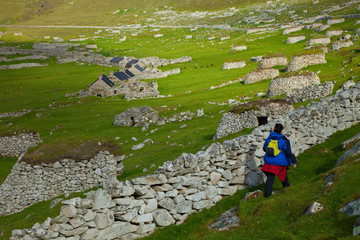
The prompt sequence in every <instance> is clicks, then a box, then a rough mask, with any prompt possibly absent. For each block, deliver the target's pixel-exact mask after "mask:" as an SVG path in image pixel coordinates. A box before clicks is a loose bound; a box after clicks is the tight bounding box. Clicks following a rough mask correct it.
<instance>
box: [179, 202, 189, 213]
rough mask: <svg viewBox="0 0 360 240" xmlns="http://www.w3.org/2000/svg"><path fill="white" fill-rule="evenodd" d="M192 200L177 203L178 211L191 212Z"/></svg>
mask: <svg viewBox="0 0 360 240" xmlns="http://www.w3.org/2000/svg"><path fill="white" fill-rule="evenodd" d="M192 204H193V203H192V202H191V201H184V202H181V203H179V204H177V205H176V211H177V212H178V213H191V212H192Z"/></svg>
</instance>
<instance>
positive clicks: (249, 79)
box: [244, 68, 280, 84]
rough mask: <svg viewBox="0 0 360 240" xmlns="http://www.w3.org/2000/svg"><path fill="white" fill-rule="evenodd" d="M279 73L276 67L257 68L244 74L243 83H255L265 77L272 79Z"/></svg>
mask: <svg viewBox="0 0 360 240" xmlns="http://www.w3.org/2000/svg"><path fill="white" fill-rule="evenodd" d="M279 74H280V73H279V70H277V69H272V68H269V69H258V70H255V71H252V72H250V73H248V74H247V75H246V76H245V80H244V84H251V83H256V82H260V81H262V80H265V79H273V78H276V77H277V76H279Z"/></svg>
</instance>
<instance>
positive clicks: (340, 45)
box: [330, 41, 354, 51]
mask: <svg viewBox="0 0 360 240" xmlns="http://www.w3.org/2000/svg"><path fill="white" fill-rule="evenodd" d="M352 45H354V43H353V42H352V41H341V42H340V41H339V42H334V43H333V44H332V46H331V49H330V51H335V50H340V49H341V48H343V47H351V46H352Z"/></svg>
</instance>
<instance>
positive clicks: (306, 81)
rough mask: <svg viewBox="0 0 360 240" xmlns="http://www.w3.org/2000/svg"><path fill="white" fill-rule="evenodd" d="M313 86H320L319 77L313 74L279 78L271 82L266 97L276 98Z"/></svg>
mask: <svg viewBox="0 0 360 240" xmlns="http://www.w3.org/2000/svg"><path fill="white" fill-rule="evenodd" d="M311 84H320V79H319V77H318V76H317V75H316V74H315V73H313V72H309V73H307V74H303V75H296V76H291V77H278V78H275V79H273V80H271V83H270V86H269V90H268V92H267V93H266V97H275V96H277V95H281V94H283V93H286V92H288V91H290V90H292V89H296V88H302V87H305V86H307V85H311Z"/></svg>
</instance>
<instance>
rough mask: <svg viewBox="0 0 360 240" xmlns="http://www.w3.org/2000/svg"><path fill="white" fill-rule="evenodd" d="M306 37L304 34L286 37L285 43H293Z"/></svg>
mask: <svg viewBox="0 0 360 240" xmlns="http://www.w3.org/2000/svg"><path fill="white" fill-rule="evenodd" d="M305 39H306V37H305V36H295V37H288V39H287V40H286V42H285V43H286V44H294V43H297V42H300V41H304V40H305Z"/></svg>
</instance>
